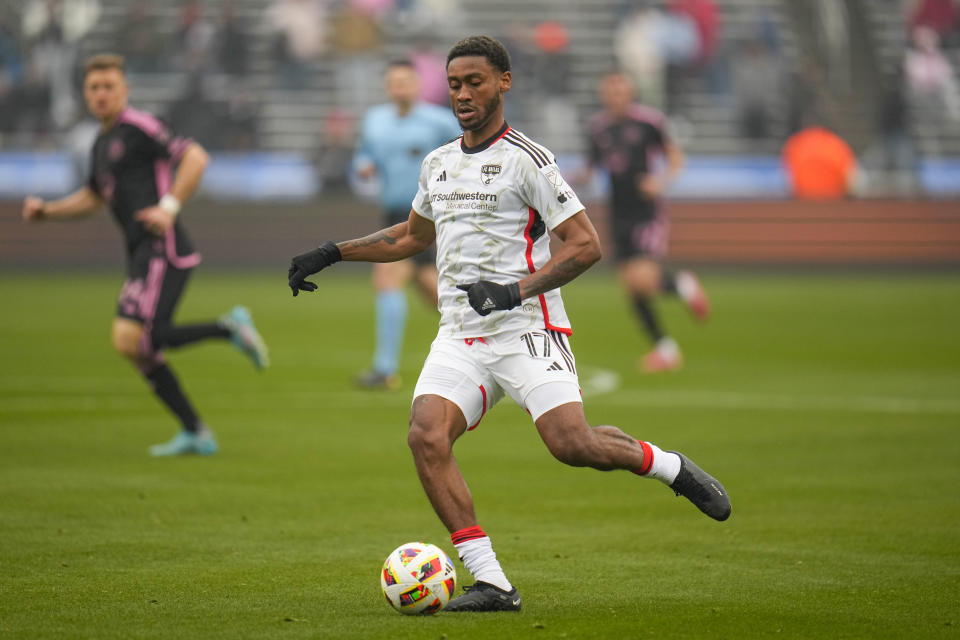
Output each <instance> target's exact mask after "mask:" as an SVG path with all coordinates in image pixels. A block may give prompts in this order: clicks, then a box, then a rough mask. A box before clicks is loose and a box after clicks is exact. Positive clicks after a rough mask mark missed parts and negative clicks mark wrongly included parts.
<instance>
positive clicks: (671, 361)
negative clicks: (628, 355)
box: [640, 338, 683, 373]
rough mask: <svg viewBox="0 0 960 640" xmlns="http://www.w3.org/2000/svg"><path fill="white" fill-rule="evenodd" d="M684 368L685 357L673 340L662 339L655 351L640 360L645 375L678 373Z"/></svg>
mask: <svg viewBox="0 0 960 640" xmlns="http://www.w3.org/2000/svg"><path fill="white" fill-rule="evenodd" d="M682 366H683V356H682V355H680V348H679V347H677V343H676V342H674V340H673V338H662V339H661V340H660V341H659V342H657V344H656V346H655V347H654V348H653V351H651V352H650V353H648V354H647V355H645V356H643V358H641V360H640V370H641V371H643V372H644V373H660V372H661V371H676V370H677V369H679V368H680V367H682Z"/></svg>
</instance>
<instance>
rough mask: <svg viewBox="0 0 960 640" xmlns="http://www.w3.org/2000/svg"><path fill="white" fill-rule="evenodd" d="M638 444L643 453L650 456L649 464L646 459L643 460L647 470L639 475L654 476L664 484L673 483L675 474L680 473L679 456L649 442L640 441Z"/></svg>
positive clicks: (675, 477)
mask: <svg viewBox="0 0 960 640" xmlns="http://www.w3.org/2000/svg"><path fill="white" fill-rule="evenodd" d="M640 446H641V447H643V455H644V456H646V455H649V456H650V457H651V458H652V460H651V461H650V464H649V465H648V464H647V461H646V460H644V461H643V466H644V467H646V468H647V472H646V473H643V474H641V475H645V476H647V477H649V478H656V479H657V480H659V481H660V482H662V483H664V484H666V485H670V484H673V481H674V480H676V479H677V474H678V473H680V456H678V455H677V454H675V453H673V452H671V451H663V450H662V449H660V447H658V446H657V445H655V444H651V443H649V442H640Z"/></svg>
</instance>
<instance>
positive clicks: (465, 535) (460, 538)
mask: <svg viewBox="0 0 960 640" xmlns="http://www.w3.org/2000/svg"><path fill="white" fill-rule="evenodd" d="M486 537H487V534H486V533H484V531H483V529H481V528H480V525H474V526H472V527H467V528H466V529H460V530H459V531H454V532H453V533H451V534H450V540H451V541H452V542H453V544H455V545H458V544H463V543H464V542H468V541H470V540H476V539H478V538H486Z"/></svg>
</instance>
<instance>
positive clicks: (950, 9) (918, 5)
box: [907, 0, 960, 46]
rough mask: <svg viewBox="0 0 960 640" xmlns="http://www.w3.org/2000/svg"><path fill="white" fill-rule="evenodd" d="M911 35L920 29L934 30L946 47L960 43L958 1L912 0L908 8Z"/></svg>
mask: <svg viewBox="0 0 960 640" xmlns="http://www.w3.org/2000/svg"><path fill="white" fill-rule="evenodd" d="M907 16H908V20H907V26H908V28H909V33H911V34H912V33H914V32H916V30H917V28H918V27H927V28H929V29H933V30H934V31H935V32H936V33H937V35H938V36H940V40H941V41H942V42H943V43H944V44H945V45H946V46H952V45H955V44H957V43H958V42H960V39H958V34H957V29H958V28H960V7H958V6H957V0H911V2H910V4H909V5H908V7H907Z"/></svg>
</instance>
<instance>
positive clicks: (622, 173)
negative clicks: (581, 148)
mask: <svg viewBox="0 0 960 640" xmlns="http://www.w3.org/2000/svg"><path fill="white" fill-rule="evenodd" d="M600 100H601V102H602V103H603V107H604V108H603V111H601V112H600V113H598V114H596V115H595V116H594V117H593V118H591V120H590V124H589V157H588V163H589V166H591V167H602V168H604V169H606V171H607V173H609V175H610V223H611V235H612V237H613V243H614V252H615V259H616V261H617V270H618V273H619V276H620V282H621V283H622V285H623V287H624V289H625V290H626V291H627V294H628V295H629V296H630V299H631V301H632V303H633V306H634V311H635V312H636V314H637V317H638V319H639V320H640V323H641V324H642V325H643V328H644V330H645V331H646V332H647V334H648V335H649V337H650V340H651V342H652V343H653V350H652V351H650V353H648V354H647V355H646V356H644V357H643V359H642V360H641V362H640V366H641V368H642V370H644V371H646V372H649V373H653V372H657V371H669V370H674V369H679V368H680V366H681V365H682V364H683V357H682V356H681V354H680V348H679V347H678V346H677V343H676V341H674V339H673V338H671V337H670V336H669V335H668V334H667V333H666V331H665V330H664V328H663V326H662V324H661V322H660V318H659V316H658V315H657V312H656V310H655V309H654V306H653V301H654V299H655V298H656V297H658V296H660V295H679V296H680V298H681V299H682V300H683V301H684V302H685V303H686V305H687V307H688V308H689V310H690V312H691V313H692V314H693V315H694V317H695V318H697V319H698V320H705V319H706V318H707V316H708V315H709V313H710V306H709V302H708V300H707V296H706V293H705V292H704V291H703V287H701V286H700V282H699V281H698V280H697V277H696V276H695V275H693V273H691V272H690V271H678V272H676V273H674V272H673V271H670V270H668V269H665V268H663V267H662V266H661V261H662V260H663V259H664V257H665V256H666V254H667V244H668V239H669V231H670V223H669V221H668V220H667V215H666V212H665V211H664V205H663V200H662V199H663V194H664V191H665V190H666V188H667V187H668V186H669V184H670V182H671V181H672V180H673V179H674V178H675V177H676V175H677V174H678V173H679V172H680V170H681V169H682V167H683V164H684V154H683V151H682V150H681V149H680V147H679V146H678V145H677V144H676V143H675V142H674V141H673V140H672V139H671V138H670V136H669V134H668V132H667V127H666V119H665V118H664V116H663V114H661V113H660V112H659V111H656V110H655V109H651V108H649V107H645V106H641V105H639V104H636V103H635V102H634V96H633V88H632V87H631V85H630V81H629V79H628V78H627V77H626V76H625V75H624V74H622V73H609V74H607V75H606V76H604V78H603V79H602V80H601V83H600ZM664 162H665V165H666V166H662V165H663V164H664Z"/></svg>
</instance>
